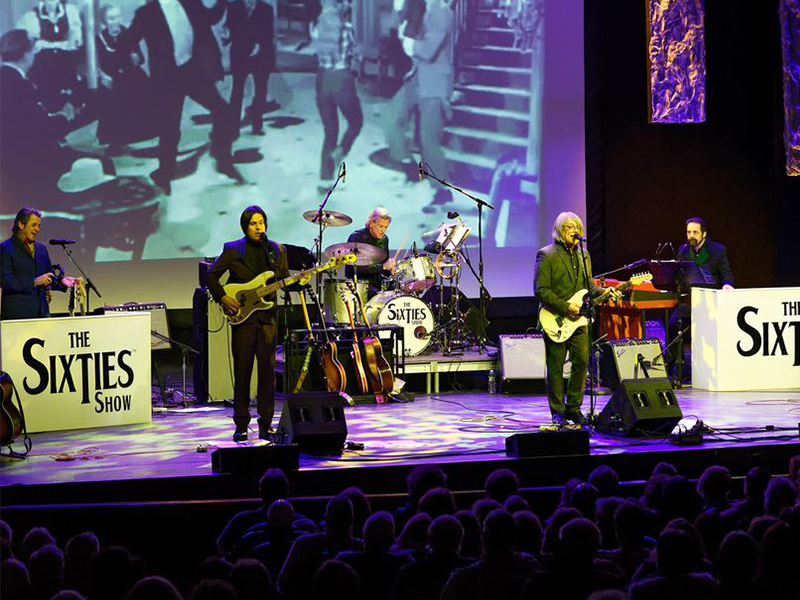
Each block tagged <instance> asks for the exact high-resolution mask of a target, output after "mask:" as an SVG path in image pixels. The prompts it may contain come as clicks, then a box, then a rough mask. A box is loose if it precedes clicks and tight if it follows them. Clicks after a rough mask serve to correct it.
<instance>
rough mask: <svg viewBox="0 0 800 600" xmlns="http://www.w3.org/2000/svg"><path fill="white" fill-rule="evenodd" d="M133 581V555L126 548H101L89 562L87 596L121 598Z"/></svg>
mask: <svg viewBox="0 0 800 600" xmlns="http://www.w3.org/2000/svg"><path fill="white" fill-rule="evenodd" d="M134 583H135V579H134V566H133V557H132V556H131V553H130V551H129V550H128V549H127V548H123V547H122V546H108V547H106V548H101V549H100V550H99V551H98V552H97V553H96V554H95V555H94V556H93V557H92V559H91V561H90V562H89V590H90V591H89V597H90V598H91V599H92V600H121V599H122V598H124V597H125V596H126V594H127V593H128V591H129V590H130V589H131V587H132V586H133V584H134Z"/></svg>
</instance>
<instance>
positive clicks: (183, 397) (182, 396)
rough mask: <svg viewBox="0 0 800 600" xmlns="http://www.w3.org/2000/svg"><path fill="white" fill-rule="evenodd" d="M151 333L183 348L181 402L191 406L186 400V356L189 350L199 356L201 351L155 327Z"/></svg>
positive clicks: (185, 405) (163, 340)
mask: <svg viewBox="0 0 800 600" xmlns="http://www.w3.org/2000/svg"><path fill="white" fill-rule="evenodd" d="M150 334H151V335H153V336H154V337H157V338H158V339H160V340H161V341H162V342H167V343H168V344H175V345H176V346H177V347H178V348H180V350H181V363H182V364H181V370H182V372H183V379H182V388H181V404H183V406H184V407H187V406H189V402H188V401H187V400H186V357H187V356H188V354H189V352H192V353H193V354H196V355H197V356H200V353H199V352H198V351H197V350H195V349H194V348H192V347H191V346H187V345H186V344H184V343H182V342H179V341H177V340H173V339H172V338H170V337H167V336H166V335H162V334H160V333H158V332H157V331H156V330H155V329H153V330H151V331H150ZM161 400H162V401H163V400H164V399H163V398H162V399H161Z"/></svg>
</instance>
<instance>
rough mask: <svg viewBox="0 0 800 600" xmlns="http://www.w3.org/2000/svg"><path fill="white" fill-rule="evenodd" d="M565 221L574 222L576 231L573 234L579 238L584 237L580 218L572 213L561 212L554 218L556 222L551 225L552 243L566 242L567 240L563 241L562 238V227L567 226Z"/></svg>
mask: <svg viewBox="0 0 800 600" xmlns="http://www.w3.org/2000/svg"><path fill="white" fill-rule="evenodd" d="M567 221H575V224H576V225H577V226H578V229H577V231H576V232H575V233H577V234H578V235H580V236H583V235H584V229H583V221H581V218H580V217H579V216H578V215H576V214H575V213H574V212H562V213H561V214H560V215H558V216H557V217H556V222H555V223H553V241H554V242H561V243H562V244H564V243H566V242H567V240H565V239H564V236H563V235H562V231H563V229H564V225H566V224H567Z"/></svg>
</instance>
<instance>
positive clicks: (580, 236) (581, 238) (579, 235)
mask: <svg viewBox="0 0 800 600" xmlns="http://www.w3.org/2000/svg"><path fill="white" fill-rule="evenodd" d="M572 239H573V240H578V241H579V242H585V241H586V238H585V237H583V236H582V235H581V234H579V233H573V234H572Z"/></svg>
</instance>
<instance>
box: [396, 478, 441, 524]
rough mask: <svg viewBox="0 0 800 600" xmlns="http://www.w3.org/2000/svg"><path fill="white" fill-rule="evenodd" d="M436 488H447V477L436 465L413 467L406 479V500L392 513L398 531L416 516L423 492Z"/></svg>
mask: <svg viewBox="0 0 800 600" xmlns="http://www.w3.org/2000/svg"><path fill="white" fill-rule="evenodd" d="M437 487H447V475H445V473H444V471H442V469H441V468H439V467H437V466H436V465H423V466H420V467H415V468H414V469H413V470H412V471H411V472H410V473H409V474H408V477H406V491H407V492H408V499H407V500H406V501H405V503H404V504H402V505H401V506H400V507H399V508H398V509H397V510H396V511H395V512H394V523H395V526H396V527H397V528H398V529H402V528H403V527H405V524H406V522H407V521H408V520H409V519H410V518H411V517H413V516H414V515H415V514H417V510H418V509H419V501H420V500H421V499H422V496H424V495H425V492H427V491H428V490H431V489H433V488H437Z"/></svg>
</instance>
